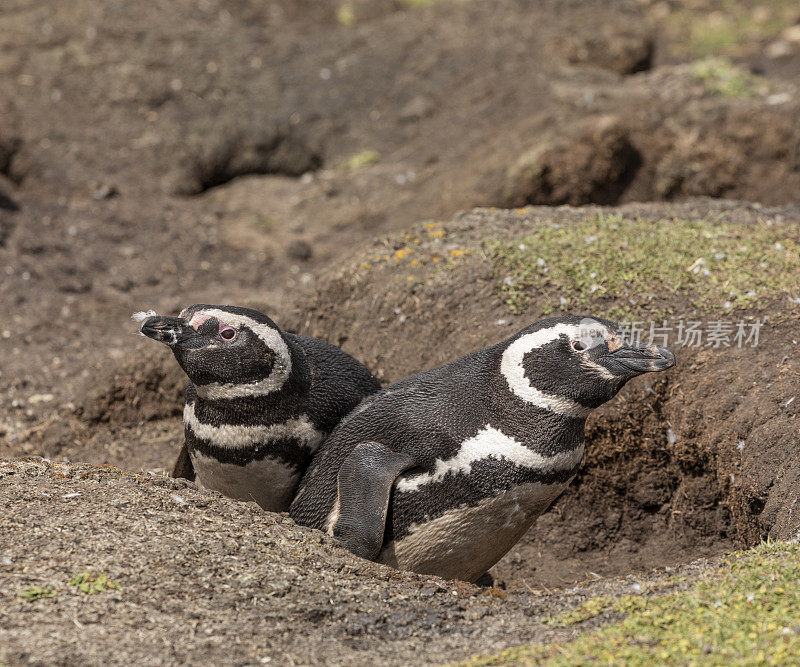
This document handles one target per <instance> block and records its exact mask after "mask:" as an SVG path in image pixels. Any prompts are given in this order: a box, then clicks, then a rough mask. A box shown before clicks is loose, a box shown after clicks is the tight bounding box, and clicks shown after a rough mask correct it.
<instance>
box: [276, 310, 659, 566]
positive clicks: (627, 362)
mask: <svg viewBox="0 0 800 667" xmlns="http://www.w3.org/2000/svg"><path fill="white" fill-rule="evenodd" d="M673 364H674V357H673V356H672V354H671V353H670V352H669V351H668V350H666V349H664V348H656V347H654V346H650V347H646V346H632V345H627V344H625V343H624V341H623V340H622V335H621V332H620V330H619V327H618V326H617V325H616V324H614V323H613V322H608V321H606V320H600V319H597V318H583V317H572V316H569V317H559V318H550V319H547V320H542V321H540V322H537V323H535V324H533V325H531V326H530V327H527V328H526V329H523V330H522V331H520V332H518V333H517V334H515V335H514V336H512V337H511V338H509V339H508V340H506V341H503V342H502V343H499V344H498V345H495V346H493V347H490V348H487V349H485V350H481V351H478V352H474V353H472V354H470V355H467V356H465V357H462V358H460V359H458V360H456V361H454V362H452V363H450V364H447V365H446V366H442V367H441V368H437V369H434V370H431V371H427V372H424V373H420V374H419V375H415V376H413V377H411V378H408V379H406V380H403V381H401V382H398V383H397V384H394V385H392V386H390V387H387V388H386V389H384V390H382V391H381V392H379V393H377V394H375V395H374V396H372V397H370V398H368V399H366V400H365V401H364V402H363V403H362V404H361V405H360V406H358V408H356V409H355V410H354V411H353V412H352V413H351V414H350V415H348V416H347V417H346V418H345V419H344V420H343V421H342V422H341V423H340V424H339V426H338V427H337V428H336V429H335V430H334V432H333V433H332V434H331V436H330V437H329V439H328V440H327V441H326V443H325V445H324V446H323V449H322V450H321V451H320V452H319V453H318V454H317V455H316V457H315V459H314V462H313V463H312V465H311V467H310V468H309V470H308V471H307V472H306V475H305V476H304V478H303V481H302V483H301V485H300V488H299V490H298V493H297V496H296V498H295V500H294V502H293V504H292V507H291V509H290V514H291V516H292V518H294V519H295V521H297V522H298V523H302V524H306V525H310V526H313V527H316V528H320V529H323V530H326V531H327V532H328V533H330V534H332V535H334V536H335V537H337V538H339V539H340V540H341V541H342V543H343V544H344V545H345V546H347V547H348V548H350V549H351V550H352V551H353V552H354V553H357V554H358V555H361V556H364V557H366V558H371V559H378V560H381V561H382V562H386V563H388V564H391V565H395V566H397V567H401V568H403V569H411V570H414V571H417V572H423V573H428V574H436V575H439V576H444V577H449V578H462V579H467V580H474V579H476V578H477V577H479V576H480V575H482V574H483V573H484V572H485V571H486V570H487V569H488V568H489V567H491V566H492V565H493V564H494V563H495V562H497V560H499V559H500V558H501V557H502V556H503V555H504V554H505V553H506V552H507V551H508V549H510V548H511V546H513V544H514V543H515V542H516V541H517V540H518V539H519V538H520V537H521V536H522V534H524V532H525V531H526V530H527V529H528V528H529V527H530V525H531V524H532V523H533V521H535V519H536V517H537V516H538V515H539V514H541V513H542V512H543V511H544V510H545V509H546V508H547V507H548V506H549V505H550V504H551V503H552V502H553V500H555V498H556V497H557V496H558V495H559V494H560V493H561V492H562V491H563V489H564V488H565V487H566V485H567V484H568V483H569V481H570V480H571V479H572V477H573V476H574V475H575V473H576V472H577V469H578V466H579V465H580V462H581V459H582V456H583V437H584V424H585V420H586V417H587V416H588V415H589V413H590V412H591V411H592V409H594V408H596V407H598V406H599V405H601V404H602V403H604V402H606V401H608V400H610V399H611V398H613V396H614V395H615V394H616V393H617V392H618V391H619V390H620V389H621V388H622V386H623V385H624V384H625V383H626V382H627V381H628V380H630V379H631V378H633V377H635V376H636V375H639V374H640V373H643V372H647V371H657V370H663V369H666V368H669V367H670V366H672V365H673Z"/></svg>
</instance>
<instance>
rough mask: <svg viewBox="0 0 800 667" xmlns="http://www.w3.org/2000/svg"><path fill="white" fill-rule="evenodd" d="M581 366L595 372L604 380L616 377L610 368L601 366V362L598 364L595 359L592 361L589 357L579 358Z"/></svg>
mask: <svg viewBox="0 0 800 667" xmlns="http://www.w3.org/2000/svg"><path fill="white" fill-rule="evenodd" d="M581 366H583V367H584V368H585V369H586V370H587V371H591V372H593V373H596V374H597V375H598V377H601V378H603V379H604V380H613V379H614V378H615V377H616V376H615V375H614V374H613V373H612V372H611V371H610V370H608V369H607V368H606V367H605V366H603V364H598V363H597V362H596V361H592V360H591V359H581Z"/></svg>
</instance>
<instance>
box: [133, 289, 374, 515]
mask: <svg viewBox="0 0 800 667" xmlns="http://www.w3.org/2000/svg"><path fill="white" fill-rule="evenodd" d="M146 315H149V313H148V314H145V317H144V318H143V321H142V323H141V327H140V330H141V332H142V333H143V334H144V335H146V336H149V337H150V338H153V339H154V340H158V341H160V342H162V343H164V344H166V345H167V346H169V347H170V349H171V350H172V352H173V354H174V355H175V358H176V360H177V361H178V363H179V364H180V366H181V368H182V369H183V370H184V372H185V373H186V374H187V376H188V377H189V380H190V382H189V384H188V386H187V389H186V400H185V403H184V412H183V417H184V431H185V444H184V447H183V449H182V451H181V454H180V455H179V457H178V461H177V462H176V465H175V469H174V472H173V474H174V475H175V476H181V477H187V478H189V479H196V481H197V482H198V483H199V484H201V485H202V486H205V487H208V488H212V489H215V490H217V491H219V492H221V493H223V494H225V495H227V496H230V497H232V498H236V499H240V500H254V501H255V502H257V503H258V504H259V505H261V506H262V507H263V508H264V509H268V510H273V511H282V510H285V509H287V508H288V506H289V503H290V502H291V500H292V497H293V495H294V491H295V488H296V486H297V483H298V481H299V479H300V476H301V474H302V473H303V471H304V470H305V468H306V467H307V465H308V463H309V461H310V460H311V457H312V455H313V454H314V452H315V451H316V449H317V447H318V446H319V444H320V443H321V442H322V440H323V439H324V438H325V437H326V436H327V435H328V433H330V431H331V430H332V429H333V428H334V427H335V426H336V425H337V424H338V422H339V421H340V420H341V419H342V417H344V415H346V414H347V413H348V412H349V411H350V410H352V409H353V408H354V407H355V406H356V405H358V403H359V402H360V401H361V400H362V399H363V398H364V397H365V396H367V395H369V394H372V393H374V392H375V391H377V390H378V389H379V388H380V385H379V383H378V381H377V380H375V378H374V377H372V375H371V374H370V373H369V371H367V369H366V368H364V367H363V366H362V365H361V364H360V363H358V362H357V361H356V360H355V359H353V358H352V357H350V356H349V355H347V354H346V353H344V352H343V351H342V350H340V349H338V348H337V347H335V346H333V345H330V344H329V343H326V342H324V341H320V340H317V339H314V338H308V337H305V336H298V335H295V334H290V333H284V332H282V331H281V330H280V329H279V328H278V327H277V325H276V324H275V323H274V322H273V321H272V320H271V319H270V318H269V317H267V316H266V315H264V314H263V313H260V312H258V311H256V310H252V309H249V308H240V307H236V306H212V305H207V304H197V305H194V306H191V307H189V308H186V309H185V310H184V311H182V312H181V314H180V315H179V316H178V317H159V316H156V315H154V314H153V315H151V316H149V317H147V316H146ZM140 319H142V318H140Z"/></svg>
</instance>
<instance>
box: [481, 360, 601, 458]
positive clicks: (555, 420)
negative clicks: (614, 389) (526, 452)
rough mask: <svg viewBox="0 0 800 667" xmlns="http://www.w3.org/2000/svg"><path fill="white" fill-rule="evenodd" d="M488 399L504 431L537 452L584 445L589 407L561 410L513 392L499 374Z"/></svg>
mask: <svg viewBox="0 0 800 667" xmlns="http://www.w3.org/2000/svg"><path fill="white" fill-rule="evenodd" d="M487 398H488V401H487V403H488V408H489V413H490V414H491V416H492V418H493V419H494V420H496V421H497V424H498V425H502V430H503V432H504V433H505V434H506V435H508V436H509V437H512V438H514V439H515V440H517V441H518V442H520V443H523V444H525V445H527V446H529V447H531V448H532V449H534V450H536V451H538V452H541V453H547V454H552V453H556V452H559V451H562V452H563V451H569V450H574V449H575V448H577V447H580V446H581V445H582V444H583V441H584V431H585V426H586V419H587V417H588V414H589V412H590V410H589V409H587V410H585V411H575V410H566V411H563V412H562V411H559V410H558V409H557V408H558V405H557V404H554V402H552V401H551V402H550V403H549V404H548V406H543V405H540V404H536V403H533V402H531V401H527V400H525V399H524V398H523V397H522V396H519V395H518V394H516V393H514V392H512V391H510V390H509V387H508V383H507V380H506V378H505V377H504V376H503V375H497V374H495V375H493V376H492V381H491V383H490V390H489V392H488V397H487ZM553 408H555V409H553Z"/></svg>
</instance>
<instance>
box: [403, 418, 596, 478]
mask: <svg viewBox="0 0 800 667" xmlns="http://www.w3.org/2000/svg"><path fill="white" fill-rule="evenodd" d="M582 457H583V444H581V445H580V446H579V447H576V448H575V449H571V450H569V451H566V452H559V453H558V454H554V455H553V456H544V455H542V454H539V453H537V452H534V451H533V450H532V449H530V448H529V447H526V446H525V445H523V444H520V443H519V442H517V441H516V440H514V438H511V437H509V436H507V435H506V434H505V433H503V432H502V431H499V430H497V429H496V428H493V427H492V426H489V425H488V424H487V425H486V426H484V427H483V428H482V429H481V430H480V431H478V434H477V435H475V436H474V437H472V438H470V439H469V440H465V441H464V442H463V443H461V448H460V449H459V450H458V452H457V453H456V455H455V456H453V457H452V458H450V459H447V460H445V461H443V460H442V459H437V461H436V467H435V469H434V471H433V472H431V473H424V474H422V475H414V476H411V477H401V478H400V479H399V480H398V482H397V485H396V486H395V488H396V489H397V491H399V492H401V493H405V492H409V491H416V490H417V489H419V487H420V486H422V485H423V484H430V483H431V482H438V481H439V480H441V479H442V478H443V477H444V476H445V475H448V474H450V473H453V474H457V473H465V474H469V473H470V472H471V470H472V464H473V463H475V462H476V461H480V460H484V459H505V460H506V461H509V462H511V463H513V464H515V465H518V466H522V467H523V468H531V469H536V470H540V471H541V472H553V471H558V470H571V469H572V468H574V467H575V466H576V465H578V463H580V461H581V458H582Z"/></svg>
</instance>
